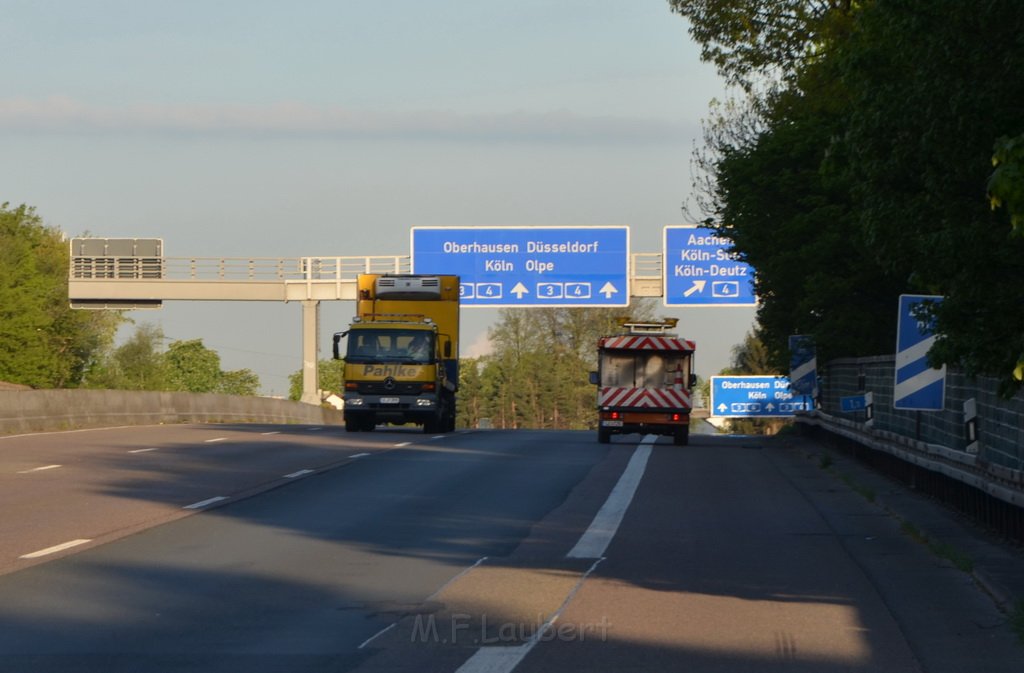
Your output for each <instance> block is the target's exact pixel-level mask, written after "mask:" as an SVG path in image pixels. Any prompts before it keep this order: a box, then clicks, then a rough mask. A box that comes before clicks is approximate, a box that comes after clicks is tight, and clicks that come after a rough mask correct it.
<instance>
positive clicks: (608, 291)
mask: <svg viewBox="0 0 1024 673" xmlns="http://www.w3.org/2000/svg"><path fill="white" fill-rule="evenodd" d="M618 291H619V288H617V287H615V286H614V285H612V282H611V281H608V282H607V283H605V284H604V286H603V287H602V288H601V289H600V290H598V292H600V293H601V294H603V295H604V298H605V299H611V298H612V295H613V294H615V293H616V292H618Z"/></svg>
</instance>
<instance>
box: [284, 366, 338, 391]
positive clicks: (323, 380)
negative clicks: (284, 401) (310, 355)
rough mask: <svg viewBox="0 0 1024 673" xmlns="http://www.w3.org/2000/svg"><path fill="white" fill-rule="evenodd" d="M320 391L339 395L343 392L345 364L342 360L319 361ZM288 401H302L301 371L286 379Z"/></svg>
mask: <svg viewBox="0 0 1024 673" xmlns="http://www.w3.org/2000/svg"><path fill="white" fill-rule="evenodd" d="M317 375H318V376H319V378H320V389H321V390H330V391H331V392H334V393H337V394H338V395H341V394H342V392H344V390H345V363H344V362H343V361H342V360H333V359H331V360H320V361H319V362H318V363H317ZM288 399H290V400H301V399H302V370H301V369H300V370H298V371H297V372H293V373H292V374H291V375H290V376H289V377H288Z"/></svg>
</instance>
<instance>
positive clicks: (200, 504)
mask: <svg viewBox="0 0 1024 673" xmlns="http://www.w3.org/2000/svg"><path fill="white" fill-rule="evenodd" d="M221 500H227V496H224V495H218V496H216V497H213V498H207V499H206V500H200V501H199V502H194V503H192V504H191V505H185V506H184V507H182V509H202V508H204V507H206V506H207V505H212V504H213V503H215V502H220V501H221Z"/></svg>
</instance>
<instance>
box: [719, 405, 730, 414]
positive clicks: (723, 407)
mask: <svg viewBox="0 0 1024 673" xmlns="http://www.w3.org/2000/svg"><path fill="white" fill-rule="evenodd" d="M718 410H719V411H720V412H722V413H723V414H724V413H725V412H726V411H728V410H729V407H727V406H726V404H725V402H722V403H721V404H719V405H718Z"/></svg>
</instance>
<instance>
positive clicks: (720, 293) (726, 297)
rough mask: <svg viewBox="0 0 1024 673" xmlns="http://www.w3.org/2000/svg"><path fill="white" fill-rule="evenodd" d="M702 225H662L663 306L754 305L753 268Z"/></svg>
mask: <svg viewBox="0 0 1024 673" xmlns="http://www.w3.org/2000/svg"><path fill="white" fill-rule="evenodd" d="M730 247H732V241H730V240H729V239H727V238H722V237H721V236H719V235H718V234H716V233H715V232H714V231H713V230H712V229H708V228H706V227H693V226H677V227H665V243H664V246H663V248H662V254H663V259H664V260H665V265H664V266H665V270H664V273H665V305H666V306H756V305H757V297H755V296H754V272H753V269H751V267H750V265H749V264H747V263H746V262H741V261H740V260H738V259H736V258H735V255H734V254H733V253H730V252H729V248H730Z"/></svg>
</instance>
